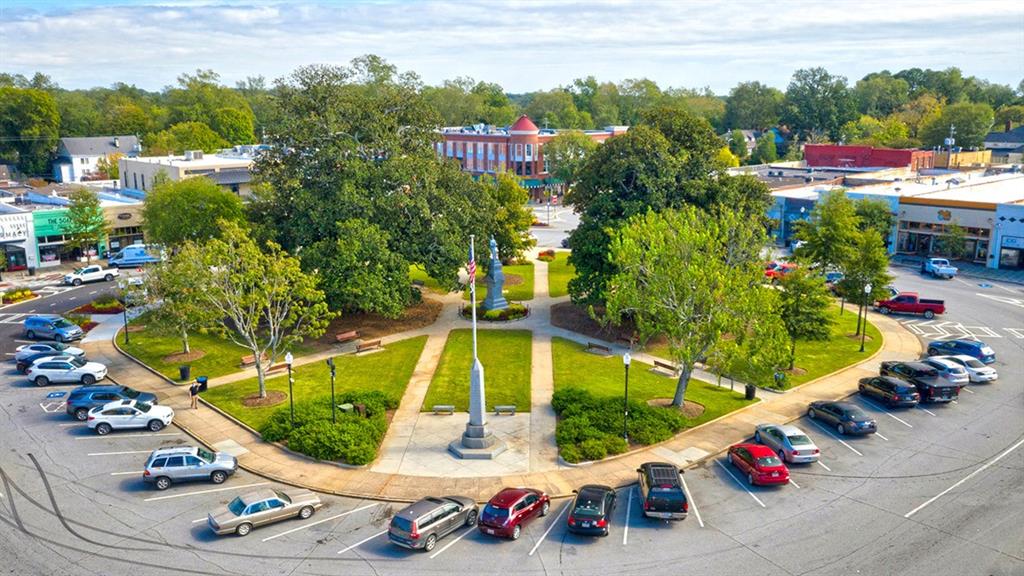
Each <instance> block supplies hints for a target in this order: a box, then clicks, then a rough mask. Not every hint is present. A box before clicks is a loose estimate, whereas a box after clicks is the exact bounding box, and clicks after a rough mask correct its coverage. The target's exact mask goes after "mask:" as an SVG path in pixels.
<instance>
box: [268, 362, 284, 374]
mask: <svg viewBox="0 0 1024 576" xmlns="http://www.w3.org/2000/svg"><path fill="white" fill-rule="evenodd" d="M287 367H288V364H287V363H286V362H278V363H277V364H274V365H272V366H271V367H270V368H267V372H274V371H275V370H284V369H285V368H287Z"/></svg>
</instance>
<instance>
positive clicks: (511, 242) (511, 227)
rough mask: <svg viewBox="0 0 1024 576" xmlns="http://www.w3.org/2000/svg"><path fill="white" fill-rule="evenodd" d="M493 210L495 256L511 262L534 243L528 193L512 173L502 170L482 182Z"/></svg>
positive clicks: (492, 226) (491, 226) (492, 224)
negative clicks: (489, 179) (496, 251)
mask: <svg viewBox="0 0 1024 576" xmlns="http://www.w3.org/2000/svg"><path fill="white" fill-rule="evenodd" d="M484 185H485V186H486V188H487V192H488V193H489V195H490V197H491V199H492V201H493V203H494V205H495V206H496V208H497V209H496V210H495V211H494V212H493V213H492V214H491V219H492V223H491V224H490V229H491V231H492V233H491V235H492V236H493V237H494V239H495V241H496V242H497V243H498V256H499V257H500V258H501V260H502V261H504V262H511V261H513V260H515V259H517V258H519V257H520V256H522V255H523V252H525V251H526V250H527V249H528V248H530V247H532V246H533V245H534V240H533V239H532V238H530V225H531V224H532V223H533V210H531V209H530V206H529V205H528V202H529V199H530V195H529V193H528V192H527V191H526V189H525V188H523V187H522V186H521V185H520V184H519V178H518V177H516V175H515V174H511V173H509V172H502V173H500V174H498V175H497V176H496V177H495V178H494V179H493V180H491V181H489V182H488V181H486V180H485V182H484Z"/></svg>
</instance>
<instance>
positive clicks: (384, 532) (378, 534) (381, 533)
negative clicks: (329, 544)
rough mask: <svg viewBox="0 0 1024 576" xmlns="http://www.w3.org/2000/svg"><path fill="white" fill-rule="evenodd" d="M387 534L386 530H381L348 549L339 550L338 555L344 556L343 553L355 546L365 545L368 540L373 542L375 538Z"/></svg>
mask: <svg viewBox="0 0 1024 576" xmlns="http://www.w3.org/2000/svg"><path fill="white" fill-rule="evenodd" d="M387 533H388V531H387V530H381V531H380V532H377V533H376V534H374V535H373V536H370V537H369V538H366V539H364V540H360V541H359V542H356V543H355V544H353V545H351V546H349V547H348V548H342V549H341V550H338V554H344V553H345V552H348V551H349V550H351V549H353V548H355V547H356V546H362V545H363V544H366V543H367V542H369V541H370V540H373V539H374V538H376V537H377V536H383V535H384V534H387Z"/></svg>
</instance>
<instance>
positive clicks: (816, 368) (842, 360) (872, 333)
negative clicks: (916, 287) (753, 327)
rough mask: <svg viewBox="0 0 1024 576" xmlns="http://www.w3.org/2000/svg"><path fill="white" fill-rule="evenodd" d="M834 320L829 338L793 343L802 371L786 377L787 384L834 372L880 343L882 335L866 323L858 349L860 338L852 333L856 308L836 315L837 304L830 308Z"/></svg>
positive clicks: (858, 358) (865, 354) (873, 349)
mask: <svg viewBox="0 0 1024 576" xmlns="http://www.w3.org/2000/svg"><path fill="white" fill-rule="evenodd" d="M832 314H833V317H834V318H835V320H836V322H835V324H833V325H832V337H831V338H829V339H828V340H824V341H821V342H804V341H799V340H798V341H797V343H796V367H797V368H801V369H803V370H806V372H804V373H803V374H790V375H789V377H788V378H787V379H786V382H787V384H788V385H789V387H793V386H797V385H799V384H803V383H804V382H810V381H811V380H814V379H815V378H818V377H821V376H824V375H825V374H829V373H831V372H835V371H836V370H839V369H840V368H842V367H844V366H849V365H850V364H854V363H856V362H860V361H861V360H863V359H865V358H867V357H868V356H870V355H872V354H874V353H875V352H876V351H877V350H878V349H879V348H881V346H882V335H881V334H880V333H879V332H878V328H875V326H874V324H871V323H870V322H869V323H868V338H867V341H866V342H865V343H864V351H863V352H861V351H860V338H853V337H852V335H853V333H854V331H855V330H856V329H857V308H856V306H847V307H846V312H843V314H842V315H840V314H839V307H838V306H835V307H833V308H832Z"/></svg>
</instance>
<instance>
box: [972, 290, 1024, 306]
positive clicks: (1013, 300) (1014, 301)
mask: <svg viewBox="0 0 1024 576" xmlns="http://www.w3.org/2000/svg"><path fill="white" fill-rule="evenodd" d="M974 295H975V296H981V297H982V298H988V299H989V300H995V301H996V302H1002V303H1003V304H1009V305H1011V306H1016V307H1018V308H1024V300H1022V299H1020V298H1007V297H1006V296H994V295H992V294H980V293H977V292H975V294H974Z"/></svg>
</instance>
